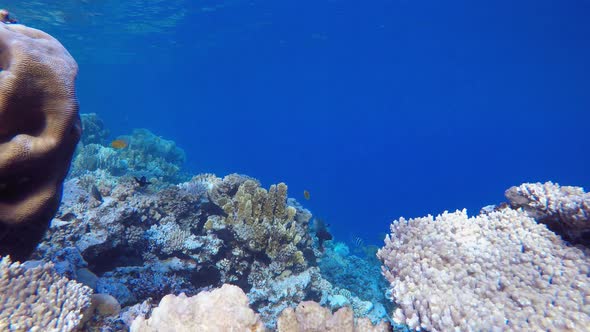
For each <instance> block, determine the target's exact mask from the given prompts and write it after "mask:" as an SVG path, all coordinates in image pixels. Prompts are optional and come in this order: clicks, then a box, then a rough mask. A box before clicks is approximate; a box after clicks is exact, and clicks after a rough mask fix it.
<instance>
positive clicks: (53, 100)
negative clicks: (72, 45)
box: [0, 23, 81, 260]
mask: <svg viewBox="0 0 590 332" xmlns="http://www.w3.org/2000/svg"><path fill="white" fill-rule="evenodd" d="M77 72H78V66H77V64H76V62H75V61H74V59H73V58H72V57H71V56H70V54H69V53H68V51H67V50H66V49H65V48H64V47H63V46H62V45H61V44H60V43H59V42H58V41H57V40H56V39H54V38H53V37H51V36H50V35H48V34H46V33H44V32H42V31H39V30H36V29H33V28H29V27H26V26H24V25H20V24H5V23H0V234H1V235H0V236H1V238H0V255H7V254H10V255H11V256H12V257H13V258H14V259H17V260H23V259H25V258H26V257H27V256H28V255H29V254H30V253H31V252H32V251H33V249H34V248H35V246H36V245H37V243H38V242H39V241H40V239H41V238H42V236H43V234H44V232H45V230H46V228H47V225H48V223H49V221H50V220H51V218H52V217H53V215H54V214H55V212H56V210H57V208H58V206H59V201H60V198H61V190H62V182H63V179H64V177H65V176H66V174H67V172H68V169H69V167H70V160H71V158H72V154H73V152H74V149H75V147H76V144H77V143H78V140H79V138H80V134H81V126H80V118H79V115H78V102H77V100H76V96H75V91H74V81H75V78H76V74H77Z"/></svg>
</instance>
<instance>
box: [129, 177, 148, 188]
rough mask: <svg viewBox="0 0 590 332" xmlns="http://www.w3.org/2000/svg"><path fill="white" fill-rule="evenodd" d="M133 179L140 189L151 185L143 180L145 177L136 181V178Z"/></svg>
mask: <svg viewBox="0 0 590 332" xmlns="http://www.w3.org/2000/svg"><path fill="white" fill-rule="evenodd" d="M133 178H134V179H135V182H137V184H138V185H139V186H140V187H145V186H147V185H148V184H152V183H151V182H149V181H148V180H147V179H146V178H145V176H142V177H141V178H139V179H138V178H136V177H133Z"/></svg>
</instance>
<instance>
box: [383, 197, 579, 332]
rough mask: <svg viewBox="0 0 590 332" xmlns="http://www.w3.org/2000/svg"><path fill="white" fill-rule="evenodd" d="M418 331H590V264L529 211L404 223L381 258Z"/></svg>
mask: <svg viewBox="0 0 590 332" xmlns="http://www.w3.org/2000/svg"><path fill="white" fill-rule="evenodd" d="M378 256H379V258H380V259H381V260H382V261H383V273H384V275H385V277H386V278H387V279H388V280H389V281H390V282H391V292H392V297H393V300H394V301H395V302H396V303H397V304H399V308H398V309H397V310H396V311H395V313H394V315H393V318H394V321H396V322H403V323H407V324H408V325H409V326H410V328H412V329H426V330H429V331H446V330H454V329H461V330H488V329H498V330H503V329H507V330H527V331H530V330H571V331H580V330H582V329H585V328H587V327H588V326H590V304H589V303H588V300H587V299H588V298H589V297H590V280H589V278H588V274H589V273H590V260H589V259H588V256H587V255H586V254H585V253H584V252H583V251H582V250H580V249H578V248H575V247H570V246H568V245H566V243H564V242H563V241H562V240H561V239H560V238H559V237H558V236H557V235H555V234H554V233H552V232H551V231H550V230H548V229H547V227H546V226H545V225H543V224H538V223H537V222H536V221H535V220H534V219H532V218H531V217H529V216H528V215H527V214H526V213H525V212H523V211H522V210H513V209H510V208H504V209H499V210H497V211H492V212H489V213H486V214H480V215H478V216H476V217H471V218H470V217H468V216H467V213H466V212H465V210H463V211H457V212H454V213H447V212H445V213H443V214H442V215H439V216H437V217H436V218H433V217H432V216H428V217H424V218H415V219H410V220H406V219H403V218H401V219H399V220H396V221H394V222H393V224H392V225H391V235H388V236H387V238H386V240H385V246H384V247H383V248H382V249H380V250H379V252H378Z"/></svg>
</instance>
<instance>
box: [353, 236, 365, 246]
mask: <svg viewBox="0 0 590 332" xmlns="http://www.w3.org/2000/svg"><path fill="white" fill-rule="evenodd" d="M353 243H354V246H355V247H364V246H365V241H363V239H362V238H361V237H359V236H357V237H355V238H354V239H353Z"/></svg>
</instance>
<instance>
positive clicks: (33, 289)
mask: <svg viewBox="0 0 590 332" xmlns="http://www.w3.org/2000/svg"><path fill="white" fill-rule="evenodd" d="M0 274H1V277H0V330H2V331H8V330H10V331H55V332H57V331H73V330H75V329H76V328H77V327H78V326H79V325H80V322H81V321H82V318H83V313H84V311H85V310H86V309H88V308H89V307H90V302H91V301H90V296H91V293H92V291H91V290H90V288H88V287H86V286H83V285H81V284H79V283H77V282H75V281H71V280H68V279H67V278H64V277H60V276H59V275H58V274H57V273H55V272H54V271H53V266H52V264H44V263H42V262H41V263H39V264H36V266H32V267H27V266H26V265H24V264H20V263H18V262H15V263H11V261H10V258H9V257H4V258H2V260H1V261H0Z"/></svg>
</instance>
